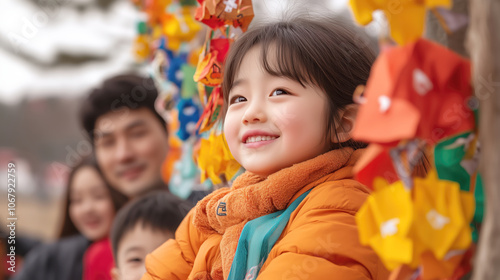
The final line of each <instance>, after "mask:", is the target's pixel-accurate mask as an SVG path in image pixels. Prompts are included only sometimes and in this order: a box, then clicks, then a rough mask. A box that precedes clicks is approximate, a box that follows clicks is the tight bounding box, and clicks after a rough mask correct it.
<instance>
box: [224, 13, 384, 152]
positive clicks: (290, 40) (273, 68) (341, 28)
mask: <svg viewBox="0 0 500 280" xmlns="http://www.w3.org/2000/svg"><path fill="white" fill-rule="evenodd" d="M345 21H346V20H345V19H344V18H341V19H336V18H327V17H314V19H313V18H312V17H310V16H309V17H303V16H302V17H294V18H290V19H288V20H283V21H280V22H276V23H267V24H264V25H260V26H259V25H257V26H252V28H251V29H250V30H248V31H247V32H246V33H245V34H243V35H242V36H241V37H240V38H238V39H237V40H236V41H235V43H234V44H233V45H232V46H231V49H230V51H229V53H228V56H227V58H226V61H225V68H224V79H223V82H222V92H223V96H224V108H223V117H222V121H223V119H224V116H225V114H226V112H227V104H228V96H229V92H230V91H231V88H232V87H233V81H234V78H235V75H236V73H237V72H238V70H239V67H240V64H241V62H242V60H243V58H244V57H245V55H246V54H247V53H248V51H249V50H250V49H252V48H253V47H258V48H260V52H261V65H262V67H263V69H264V70H265V71H266V72H267V73H269V74H270V75H273V76H279V77H286V78H290V79H292V80H295V81H298V82H299V83H301V84H302V85H305V84H310V85H315V86H318V87H319V88H321V89H322V90H323V91H324V92H325V93H326V96H327V100H328V104H327V112H328V114H329V115H328V117H327V120H326V124H327V127H326V128H325V131H326V132H327V134H326V135H327V137H328V142H331V139H330V135H331V130H332V129H334V130H335V135H337V131H336V129H335V125H334V123H335V122H336V121H339V113H338V112H339V111H340V110H342V109H344V108H345V107H346V105H348V104H352V103H354V101H353V98H352V97H353V93H354V90H355V89H356V87H357V86H358V85H364V84H366V81H367V79H368V76H369V74H370V68H371V66H372V64H373V61H374V60H375V53H374V52H373V50H372V49H371V47H369V43H368V39H367V38H366V36H362V34H361V33H360V32H359V31H358V30H357V29H356V28H355V26H354V25H353V24H351V23H346V22H345ZM270 52H274V55H270ZM341 146H350V147H353V148H355V149H356V148H361V147H365V146H366V144H365V143H361V142H356V141H354V140H349V141H347V142H344V143H342V144H341ZM336 147H339V145H332V149H334V148H336Z"/></svg>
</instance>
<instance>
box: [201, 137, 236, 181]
mask: <svg viewBox="0 0 500 280" xmlns="http://www.w3.org/2000/svg"><path fill="white" fill-rule="evenodd" d="M198 166H199V167H200V169H201V170H202V171H201V182H203V181H205V180H206V179H207V178H210V180H212V182H213V183H214V184H219V183H221V182H222V181H221V179H220V177H219V176H220V175H221V174H224V176H225V178H226V181H230V180H231V179H232V178H233V176H234V175H235V174H236V173H237V172H238V170H239V169H240V167H241V166H240V165H239V163H238V162H237V161H236V160H235V159H234V158H233V156H232V155H231V153H230V152H229V149H228V148H227V145H226V144H225V140H224V135H223V134H220V135H215V134H214V133H212V134H210V137H209V138H208V139H201V147H200V154H199V157H198Z"/></svg>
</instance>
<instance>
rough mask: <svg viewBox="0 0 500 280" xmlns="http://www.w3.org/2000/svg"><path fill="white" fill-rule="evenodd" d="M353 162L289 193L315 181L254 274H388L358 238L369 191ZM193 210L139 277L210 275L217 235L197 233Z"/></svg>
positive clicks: (297, 278) (294, 277)
mask: <svg viewBox="0 0 500 280" xmlns="http://www.w3.org/2000/svg"><path fill="white" fill-rule="evenodd" d="M353 164H354V163H353V162H352V160H351V161H350V162H349V163H346V165H347V166H346V165H344V166H343V167H342V168H340V169H339V170H337V171H335V172H333V173H331V174H328V175H326V176H324V177H322V178H321V179H319V180H315V181H314V182H313V183H311V184H308V185H306V186H304V187H303V188H302V189H301V190H300V191H299V192H297V193H296V194H295V195H294V197H293V199H292V200H291V201H293V200H294V199H295V198H297V197H298V196H300V195H301V194H302V193H304V192H305V191H307V190H309V189H311V188H313V187H314V188H313V189H312V190H311V192H310V193H309V194H308V195H307V197H306V198H305V199H304V200H303V201H302V202H301V203H300V204H299V206H298V207H297V209H295V211H294V212H293V213H292V214H291V216H290V220H289V221H288V224H287V226H286V227H285V229H284V230H283V233H282V234H281V236H280V238H279V239H278V241H277V242H276V244H275V246H274V247H273V249H272V250H271V252H270V254H269V256H268V258H267V260H266V262H265V263H264V264H263V266H262V268H261V270H260V272H259V275H258V277H257V279H258V280H263V279H270V280H275V279H290V280H304V279H314V280H321V279H341V280H349V279H384V280H385V279H388V276H389V272H388V271H387V270H386V269H385V268H384V266H383V264H382V263H381V261H380V260H379V258H378V257H377V256H376V254H375V252H374V251H373V250H372V249H371V248H369V247H366V246H363V245H361V244H360V243H359V238H358V231H357V226H356V222H355V218H354V216H355V214H356V212H357V211H358V210H359V208H360V207H361V205H362V204H363V202H364V201H365V199H366V198H367V197H368V194H369V191H368V189H367V188H366V187H365V186H363V185H361V184H360V183H358V182H357V181H355V180H353V179H352V165H353ZM305 176H307V174H305ZM193 214H194V211H191V212H190V213H189V214H188V216H187V217H186V218H185V219H184V221H183V222H182V223H181V225H180V226H179V228H178V229H177V232H176V234H175V239H171V240H168V241H167V242H165V243H164V244H163V245H162V246H160V247H159V248H157V249H156V250H155V251H154V252H153V253H151V254H149V255H148V256H147V258H146V270H147V272H146V274H145V275H144V276H143V278H142V280H152V279H155V280H157V279H190V280H193V279H196V280H198V279H207V280H209V279H212V278H211V277H210V273H209V272H210V271H211V268H212V266H214V263H215V262H216V261H217V259H218V258H219V259H220V254H221V250H220V247H219V245H220V242H221V238H222V235H220V234H218V233H212V234H203V233H200V231H198V230H197V228H196V227H195V226H194V224H193ZM207 272H208V273H207ZM214 280H215V279H214ZM242 280H243V279H242Z"/></svg>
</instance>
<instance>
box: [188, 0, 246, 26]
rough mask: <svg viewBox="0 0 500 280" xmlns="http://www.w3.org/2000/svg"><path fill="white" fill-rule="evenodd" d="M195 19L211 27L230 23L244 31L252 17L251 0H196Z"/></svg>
mask: <svg viewBox="0 0 500 280" xmlns="http://www.w3.org/2000/svg"><path fill="white" fill-rule="evenodd" d="M198 2H199V3H200V5H201V7H199V8H198V10H196V16H195V17H196V19H197V20H199V21H201V22H203V23H204V24H206V25H208V26H209V27H210V28H212V29H217V28H220V27H224V26H225V25H230V26H233V27H239V28H241V29H242V30H243V31H246V30H247V28H248V25H250V22H251V21H252V19H253V16H254V14H253V6H252V1H251V0H198Z"/></svg>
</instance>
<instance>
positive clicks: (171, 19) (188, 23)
mask: <svg viewBox="0 0 500 280" xmlns="http://www.w3.org/2000/svg"><path fill="white" fill-rule="evenodd" d="M192 11H193V10H192V9H191V8H190V7H181V8H180V12H179V14H167V13H166V14H164V15H163V16H162V18H161V20H162V26H163V33H164V34H165V36H166V37H167V38H168V42H167V45H168V48H169V49H170V50H173V51H179V48H180V46H181V43H182V42H189V41H191V40H193V39H194V37H195V36H196V34H198V32H199V31H200V30H201V26H200V24H199V23H198V22H197V21H196V20H194V18H193V16H192V15H191V13H192Z"/></svg>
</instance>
